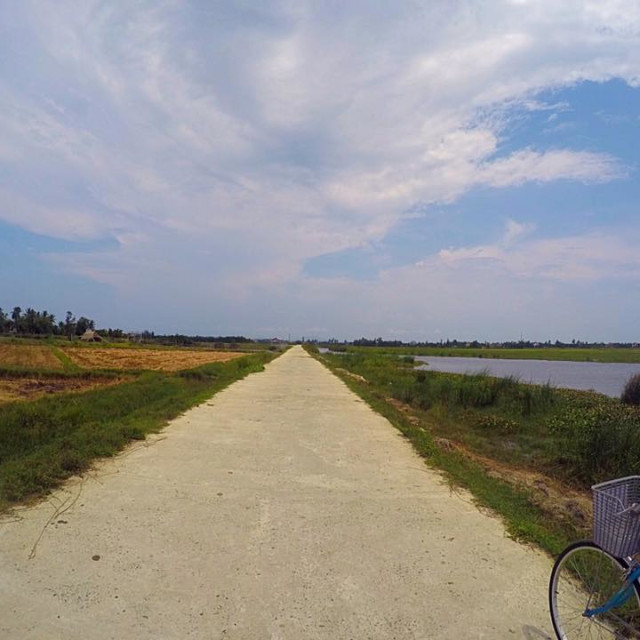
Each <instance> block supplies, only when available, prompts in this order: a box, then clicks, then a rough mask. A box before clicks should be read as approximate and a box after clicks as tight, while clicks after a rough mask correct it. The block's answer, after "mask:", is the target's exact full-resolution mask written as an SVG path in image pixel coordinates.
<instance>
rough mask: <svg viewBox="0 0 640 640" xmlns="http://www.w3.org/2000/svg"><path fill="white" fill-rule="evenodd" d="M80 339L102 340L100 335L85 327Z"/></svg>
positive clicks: (86, 340) (87, 340) (88, 340)
mask: <svg viewBox="0 0 640 640" xmlns="http://www.w3.org/2000/svg"><path fill="white" fill-rule="evenodd" d="M80 340H82V341H83V342H102V336H101V335H98V334H97V333H96V332H95V331H92V330H91V329H87V330H86V331H85V332H84V333H83V334H82V335H81V336H80Z"/></svg>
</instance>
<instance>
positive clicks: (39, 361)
mask: <svg viewBox="0 0 640 640" xmlns="http://www.w3.org/2000/svg"><path fill="white" fill-rule="evenodd" d="M2 366H11V367H25V368H28V369H62V363H61V362H60V360H59V359H58V358H57V357H56V356H55V354H54V353H53V351H52V350H51V348H50V347H49V346H47V345H22V344H0V367H2Z"/></svg>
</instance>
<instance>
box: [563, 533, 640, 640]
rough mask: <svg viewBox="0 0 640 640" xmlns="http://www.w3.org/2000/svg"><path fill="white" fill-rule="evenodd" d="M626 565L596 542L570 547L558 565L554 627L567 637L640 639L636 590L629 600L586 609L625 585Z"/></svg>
mask: <svg viewBox="0 0 640 640" xmlns="http://www.w3.org/2000/svg"><path fill="white" fill-rule="evenodd" d="M625 570H626V565H625V564H624V563H623V562H621V561H618V560H616V559H615V558H613V557H612V556H610V555H609V554H607V553H606V552H603V551H602V550H601V549H600V548H599V547H597V546H596V545H594V544H593V543H588V542H585V543H576V544H575V545H571V546H570V547H568V548H567V549H566V550H565V551H564V552H563V554H561V556H560V558H559V559H558V561H557V562H556V565H555V566H554V569H553V573H552V579H551V584H550V605H551V611H552V619H553V622H554V628H555V629H556V633H557V635H558V637H559V638H566V639H567V640H584V639H586V638H590V639H592V640H632V639H633V640H640V632H639V631H638V629H637V626H638V624H639V620H640V603H639V601H638V598H637V596H636V593H635V591H634V592H632V593H630V595H631V596H632V597H631V598H630V599H629V600H628V601H626V602H624V603H622V604H621V605H619V606H616V607H615V608H610V609H608V610H605V611H603V612H602V613H600V614H599V615H595V616H590V617H586V616H585V615H584V613H585V611H586V610H588V609H590V610H591V611H593V610H596V609H598V608H600V607H603V606H604V605H606V604H607V603H608V602H609V601H610V600H611V598H613V597H614V596H615V595H616V593H618V591H619V589H620V588H622V587H623V586H624V584H625V583H624V579H625Z"/></svg>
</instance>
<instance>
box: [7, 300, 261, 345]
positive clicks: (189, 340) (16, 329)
mask: <svg viewBox="0 0 640 640" xmlns="http://www.w3.org/2000/svg"><path fill="white" fill-rule="evenodd" d="M87 330H90V331H95V332H96V334H98V335H99V336H101V337H102V338H107V339H112V340H122V339H129V340H134V341H137V342H147V343H149V342H151V343H156V344H166V345H183V346H184V345H193V344H196V343H199V342H200V343H214V344H215V343H219V344H241V343H247V342H252V340H251V339H250V338H245V337H244V336H187V335H183V334H179V333H176V334H172V335H157V334H156V333H154V332H153V331H135V332H125V331H123V330H122V329H96V326H95V321H94V320H91V319H90V318H86V317H85V316H80V317H79V318H76V317H75V315H74V314H73V313H72V312H71V311H67V313H66V315H65V318H64V320H60V321H56V317H55V315H54V314H53V313H49V312H48V311H37V310H36V309H32V308H31V307H29V308H27V309H25V310H24V311H23V310H22V308H21V307H14V308H13V310H12V311H11V312H8V311H4V310H3V309H2V308H0V334H2V333H4V334H10V335H13V336H19V337H46V336H63V337H66V338H69V340H72V339H73V338H74V337H78V336H81V335H83V334H84V333H85V332H86V331H87Z"/></svg>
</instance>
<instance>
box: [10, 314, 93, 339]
mask: <svg viewBox="0 0 640 640" xmlns="http://www.w3.org/2000/svg"><path fill="white" fill-rule="evenodd" d="M93 329H95V322H94V321H93V320H91V319H90V318H85V317H84V316H80V317H79V318H76V317H75V316H74V315H73V313H72V312H71V311H67V314H66V316H65V319H64V320H60V321H59V322H56V317H55V315H54V314H53V313H49V312H48V311H36V310H35V309H32V308H31V307H29V308H27V309H25V311H24V312H23V311H22V309H21V308H20V307H14V308H13V310H12V311H11V312H6V311H4V309H2V308H0V332H1V333H12V334H17V335H32V336H66V337H67V338H69V340H71V339H72V338H73V337H74V336H81V335H82V334H83V333H84V332H85V331H87V330H93Z"/></svg>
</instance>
